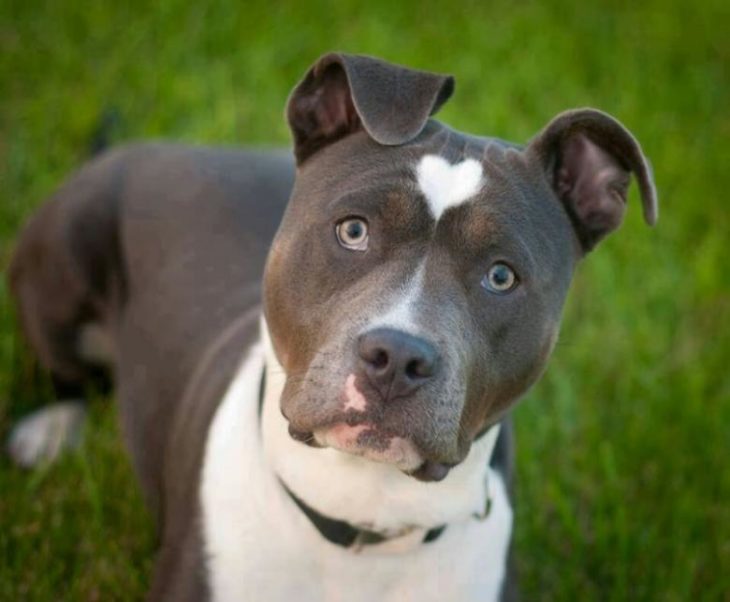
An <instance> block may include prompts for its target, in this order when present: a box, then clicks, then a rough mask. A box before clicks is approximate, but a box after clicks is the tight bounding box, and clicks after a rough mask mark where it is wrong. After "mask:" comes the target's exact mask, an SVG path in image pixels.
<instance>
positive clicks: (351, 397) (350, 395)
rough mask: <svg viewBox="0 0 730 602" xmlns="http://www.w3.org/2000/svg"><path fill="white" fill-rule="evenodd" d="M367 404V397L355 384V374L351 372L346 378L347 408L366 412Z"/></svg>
mask: <svg viewBox="0 0 730 602" xmlns="http://www.w3.org/2000/svg"><path fill="white" fill-rule="evenodd" d="M367 405H368V402H367V399H365V396H364V395H363V394H362V393H361V392H360V391H359V390H358V388H357V387H356V386H355V375H354V374H350V375H349V376H348V377H347V379H346V380H345V410H355V411H356V412H364V411H365V410H366V409H367Z"/></svg>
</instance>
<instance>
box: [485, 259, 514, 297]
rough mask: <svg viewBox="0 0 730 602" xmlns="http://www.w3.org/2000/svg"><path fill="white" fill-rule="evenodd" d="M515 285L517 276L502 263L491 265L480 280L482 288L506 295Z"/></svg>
mask: <svg viewBox="0 0 730 602" xmlns="http://www.w3.org/2000/svg"><path fill="white" fill-rule="evenodd" d="M516 283H517V276H516V275H515V273H514V272H513V271H512V268H510V267H509V266H508V265H506V264H504V263H495V264H494V265H492V267H491V268H489V271H488V272H487V275H486V276H485V277H484V280H482V286H483V287H484V288H486V289H487V290H488V291H491V292H495V293H507V292H509V291H511V290H512V289H513V288H514V287H515V285H516Z"/></svg>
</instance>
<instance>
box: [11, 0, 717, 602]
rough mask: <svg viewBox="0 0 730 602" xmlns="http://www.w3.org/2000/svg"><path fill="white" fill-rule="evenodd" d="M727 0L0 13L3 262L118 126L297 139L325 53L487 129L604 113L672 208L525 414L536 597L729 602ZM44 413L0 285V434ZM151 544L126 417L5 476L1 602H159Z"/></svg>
mask: <svg viewBox="0 0 730 602" xmlns="http://www.w3.org/2000/svg"><path fill="white" fill-rule="evenodd" d="M447 6H448V7H447ZM729 6H730V5H728V3H727V2H726V1H725V0H717V1H708V2H693V3H684V2H669V1H667V0H665V1H660V0H648V1H647V2H639V3H637V2H625V1H622V2H611V3H609V2H601V3H578V2H569V1H567V0H555V1H551V2H544V3H539V4H537V3H531V2H523V1H518V2H515V1H507V0H497V1H495V2H491V3H487V2H474V3H464V4H463V5H459V6H456V5H446V3H435V2H433V3H432V2H413V3H411V2H384V1H381V0H371V1H370V2H367V3H362V4H359V3H354V2H349V1H346V0H340V1H339V2H337V3H325V2H321V3H319V2H310V3H307V4H306V5H305V3H294V2H290V3H284V2H255V3H254V2H249V3H242V2H233V1H232V0H228V1H221V2H217V3H216V4H215V6H214V5H212V4H211V5H207V4H203V3H188V2H183V1H182V0H180V1H176V0H164V1H161V2H154V3H149V2H139V1H136V2H114V3H111V2H103V1H97V2H88V3H86V5H85V6H84V5H82V3H81V2H63V1H56V2H37V1H32V0H31V1H28V0H0V90H1V92H0V269H4V268H5V266H6V265H7V261H8V257H9V253H10V251H11V249H12V244H13V238H14V236H15V235H16V233H17V231H18V229H19V227H20V226H21V224H22V223H23V222H24V220H25V219H26V218H27V217H28V216H29V215H30V213H31V212H32V210H33V209H34V208H35V207H37V206H38V205H39V204H40V203H41V202H42V201H43V199H44V197H45V196H47V195H48V194H49V193H50V192H51V191H52V190H53V189H54V187H55V186H56V185H58V184H59V182H60V181H61V180H62V178H63V177H64V175H65V174H67V173H68V172H69V171H70V170H72V169H74V168H75V167H77V166H78V165H79V164H80V163H81V162H82V161H83V160H84V158H85V157H86V154H87V146H88V141H89V138H90V136H91V133H92V131H93V129H94V126H95V124H96V122H97V121H98V119H99V115H100V114H101V113H102V112H103V111H104V109H106V108H108V107H113V108H115V109H116V110H118V111H119V113H120V115H121V116H122V119H121V124H120V126H119V127H118V129H117V132H116V135H117V138H118V139H119V140H122V139H130V138H148V137H165V138H171V139H179V140H187V141H196V142H208V143H263V142H277V143H285V142H286V141H287V140H288V132H287V130H286V127H285V124H284V120H283V118H282V111H283V106H284V102H285V99H286V97H287V94H288V91H289V89H290V88H291V87H292V85H293V84H294V83H295V82H296V81H297V79H298V78H299V77H300V75H301V74H302V73H303V72H304V70H305V68H306V67H307V66H308V64H309V63H310V62H312V61H313V60H314V58H315V57H317V56H318V55H319V54H320V53H322V52H324V51H327V50H329V49H343V50H348V51H355V52H364V53H370V54H376V55H380V56H383V57H386V58H389V59H391V60H394V61H397V62H401V63H405V64H409V65H412V66H417V67H421V68H427V69H433V70H440V71H447V72H452V73H455V74H456V75H457V93H456V96H455V97H454V99H452V100H451V102H450V103H449V104H448V105H447V107H446V108H445V109H444V111H443V113H442V115H441V117H442V118H443V120H444V121H447V122H449V123H451V124H452V125H454V126H456V127H458V128H461V129H465V130H468V131H472V132H476V133H484V134H491V135H497V136H500V137H504V138H507V139H511V140H516V141H525V140H526V139H528V138H529V137H530V136H531V135H532V134H534V133H535V132H536V131H537V130H538V129H539V128H540V127H541V126H542V125H543V124H544V123H546V122H547V121H548V120H549V119H550V117H551V116H552V115H553V114H555V113H557V112H558V111H561V110H563V109H565V108H568V107H574V106H583V105H593V106H597V107H600V108H602V109H604V110H606V111H608V112H610V113H612V114H614V115H616V116H617V117H619V118H620V119H621V120H622V121H623V122H624V123H626V124H627V125H628V126H629V127H630V128H631V129H632V131H633V132H634V133H635V134H636V135H637V137H638V138H639V140H641V142H642V144H643V146H644V148H645V150H646V151H647V153H648V154H649V156H650V157H651V159H652V162H653V164H654V167H655V172H656V179H657V183H658V187H659V191H660V200H661V208H662V215H661V218H660V220H659V225H658V227H657V228H656V229H654V230H649V229H647V228H646V227H645V226H644V225H643V224H642V223H641V219H640V215H639V214H640V211H639V207H638V205H639V204H638V203H637V200H638V199H637V197H636V195H635V194H633V195H632V198H631V205H632V206H631V208H630V211H629V216H628V219H627V223H626V224H625V226H624V227H623V229H622V230H621V231H620V232H619V233H618V234H616V235H615V236H614V237H612V238H611V239H609V240H608V241H606V242H605V243H603V244H602V245H601V246H600V247H599V248H598V249H597V250H596V251H595V252H594V253H593V254H591V256H590V257H589V258H588V259H587V260H586V261H585V263H584V264H583V265H582V266H581V267H580V270H579V272H578V274H577V277H576V281H575V283H574V287H573V291H572V294H571V297H570V301H569V303H568V306H567V308H566V312H565V320H564V326H563V332H562V336H561V339H560V344H559V345H558V348H557V349H556V352H555V356H554V358H553V360H552V363H551V365H550V367H549V369H548V372H547V374H546V376H545V377H544V378H543V380H542V382H541V383H540V384H539V385H538V386H537V387H536V388H535V389H534V390H533V391H532V393H531V394H530V395H529V396H528V398H527V399H526V400H524V401H523V402H522V404H521V405H520V407H519V408H518V410H517V411H516V417H517V431H518V432H517V434H518V441H519V445H518V452H519V458H518V461H519V463H518V473H519V474H518V488H517V495H518V504H519V505H518V509H517V526H516V555H517V558H518V563H519V567H520V570H521V575H522V587H523V591H524V599H525V600H550V601H553V600H561V601H562V600H615V601H623V600H666V601H678V602H679V601H686V600H730V594H729V593H728V592H730V463H729V462H728V458H729V456H728V450H729V447H730V342H729V337H730V269H729V268H728V253H729V252H730V244H729V243H728V238H729V237H730V210H729V209H728V207H730V202H729V201H728V199H727V194H728V191H729V190H730V177H728V172H729V169H730V152H729V151H728V148H729V145H728V141H729V140H730V112H729V111H728V107H730V94H729V92H730V83H729V80H728V77H729V76H728V65H730V43H729V42H728V40H730V37H728V30H729V27H728V25H729V24H730V8H729ZM445 7H447V8H445ZM47 399H48V389H47V385H46V384H45V382H44V381H43V379H42V378H41V377H40V376H39V375H38V373H37V370H35V369H34V368H33V366H32V362H31V361H30V359H29V357H28V354H27V351H25V350H24V348H23V345H22V343H21V342H20V340H19V339H18V337H17V332H16V327H15V325H14V320H13V317H12V312H11V311H10V306H9V302H8V298H7V293H6V288H5V285H4V284H0V436H4V435H5V434H6V433H7V430H8V428H9V427H10V425H11V424H12V422H13V420H15V419H16V418H17V417H18V416H19V415H21V414H22V413H23V412H25V411H27V410H28V409H29V408H32V407H35V406H37V405H39V404H40V403H42V402H43V401H45V400H47ZM153 547H154V542H153V537H152V534H151V525H150V521H149V519H148V517H147V516H146V515H145V513H144V510H143V506H142V503H141V500H140V497H139V493H138V491H137V488H136V485H135V482H134V479H133V477H132V475H131V470H130V468H129V464H128V461H127V459H126V456H125V454H124V452H123V450H122V446H121V444H120V442H119V436H118V429H117V425H116V416H115V411H114V406H113V405H112V404H110V403H106V402H104V401H103V400H100V401H97V402H95V403H94V404H93V411H92V416H91V421H90V424H89V425H88V428H87V438H86V442H85V444H84V446H83V447H82V448H81V449H80V450H79V451H78V452H76V453H73V454H70V455H69V456H67V457H66V458H65V459H64V460H63V461H62V462H61V463H59V464H58V465H55V466H52V467H49V468H47V469H45V470H42V471H40V472H35V473H24V472H21V471H18V470H17V469H15V468H13V467H11V466H10V464H9V463H8V462H7V460H6V459H4V458H3V459H0V599H2V600H13V601H15V600H59V599H69V600H127V599H140V597H141V596H142V593H143V592H144V589H145V584H146V582H147V578H148V573H149V568H150V566H151V554H152V550H153Z"/></svg>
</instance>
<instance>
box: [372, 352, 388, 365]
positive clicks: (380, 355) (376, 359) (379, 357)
mask: <svg viewBox="0 0 730 602" xmlns="http://www.w3.org/2000/svg"><path fill="white" fill-rule="evenodd" d="M370 363H371V364H372V365H373V368H375V369H376V370H382V369H384V368H386V367H387V366H388V352H387V351H386V350H385V349H377V350H376V351H375V353H374V354H373V358H372V360H371V361H370Z"/></svg>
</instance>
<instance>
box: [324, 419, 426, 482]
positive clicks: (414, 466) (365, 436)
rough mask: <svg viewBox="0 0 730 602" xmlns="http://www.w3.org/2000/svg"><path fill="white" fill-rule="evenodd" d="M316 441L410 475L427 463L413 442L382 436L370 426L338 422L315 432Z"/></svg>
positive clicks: (380, 432) (383, 434)
mask: <svg viewBox="0 0 730 602" xmlns="http://www.w3.org/2000/svg"><path fill="white" fill-rule="evenodd" d="M313 438H314V440H315V441H316V442H317V443H319V445H321V446H322V447H332V448H334V449H337V450H339V451H341V452H345V453H348V454H352V455H355V456H361V457H363V458H366V459H368V460H372V461H374V462H382V463H386V464H393V465H394V466H396V467H398V468H399V469H400V470H402V471H404V472H407V473H409V474H410V473H412V472H414V471H417V470H418V468H419V467H420V466H421V465H423V464H424V459H423V456H422V455H421V452H420V451H419V450H418V448H417V447H416V445H415V444H414V443H413V442H412V441H410V440H409V439H406V438H404V437H400V436H397V435H390V434H386V433H383V432H382V431H380V430H379V429H378V428H377V427H375V426H374V425H373V424H369V423H361V424H349V423H348V422H339V423H337V424H334V425H332V426H328V427H325V428H321V429H317V430H315V431H314V433H313Z"/></svg>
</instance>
